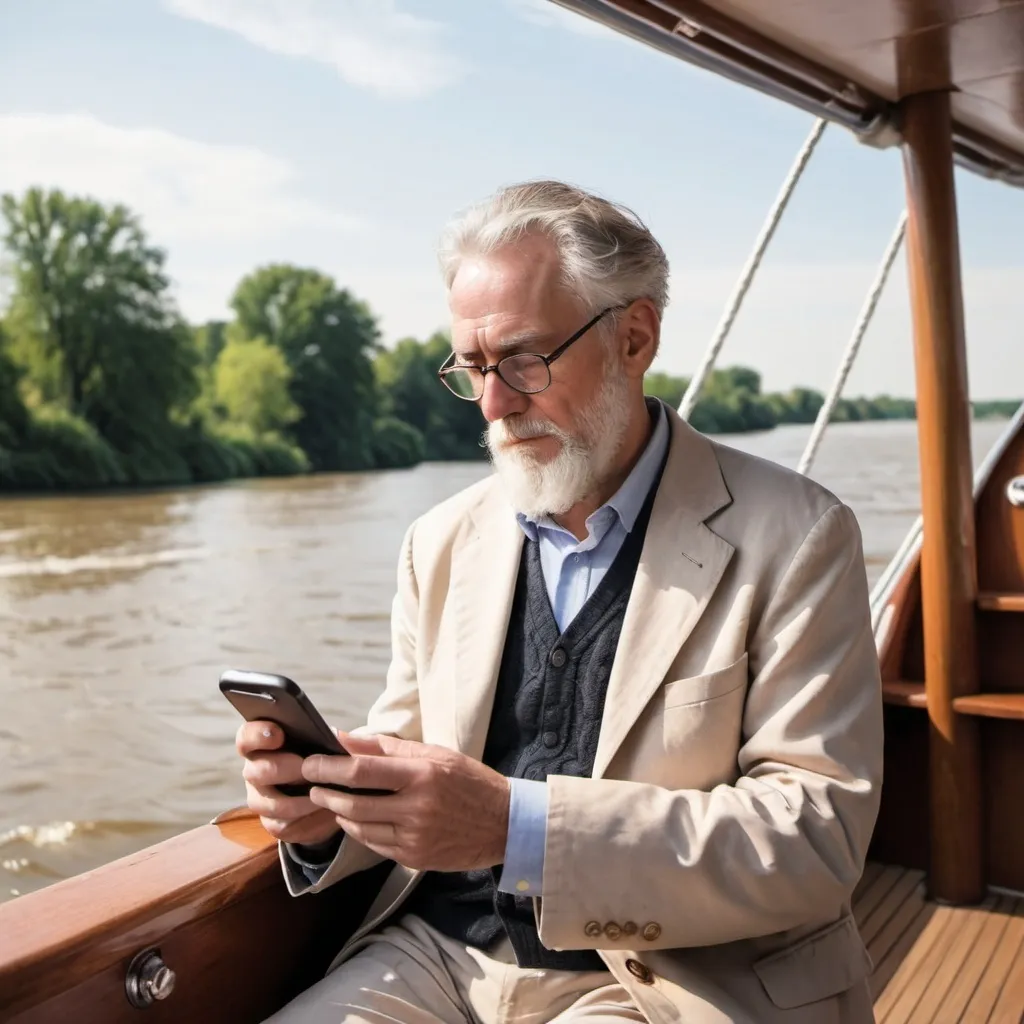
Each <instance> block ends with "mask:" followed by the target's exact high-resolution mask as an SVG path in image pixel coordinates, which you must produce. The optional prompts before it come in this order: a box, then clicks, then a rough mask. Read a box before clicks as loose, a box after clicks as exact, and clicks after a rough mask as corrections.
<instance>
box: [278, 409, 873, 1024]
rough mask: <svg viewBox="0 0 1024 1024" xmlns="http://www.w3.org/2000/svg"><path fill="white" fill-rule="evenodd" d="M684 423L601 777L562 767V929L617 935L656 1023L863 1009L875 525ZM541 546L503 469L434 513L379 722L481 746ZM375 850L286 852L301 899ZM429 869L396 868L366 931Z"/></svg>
mask: <svg viewBox="0 0 1024 1024" xmlns="http://www.w3.org/2000/svg"><path fill="white" fill-rule="evenodd" d="M670 421H671V442H670V448H669V454H668V461H667V464H666V467H665V472H664V474H663V477H662V480H661V484H660V486H659V490H658V494H657V497H656V499H655V503H654V507H653V511H652V514H651V520H650V525H649V527H648V531H647V535H646V539H645V541H644V547H643V554H642V557H641V559H640V565H639V569H638V570H637V574H636V579H635V582H634V585H633V589H632V593H631V596H630V599H629V604H628V607H627V609H626V615H625V621H624V623H623V627H622V633H621V638H620V641H619V646H618V651H617V654H616V657H615V662H614V665H613V668H612V671H611V675H610V678H609V681H608V695H607V700H606V703H605V711H604V719H603V721H602V723H601V729H600V738H599V742H598V749H597V758H596V763H595V765H594V772H593V777H592V778H570V777H564V776H551V777H549V778H548V786H549V811H548V820H547V842H546V852H545V866H544V880H543V893H544V895H543V896H542V897H541V898H539V899H537V900H535V901H534V905H535V909H536V916H537V922H538V927H539V931H540V937H541V941H542V942H543V943H544V944H545V945H546V946H548V947H549V948H551V949H558V950H563V949H596V950H597V951H598V952H599V954H600V955H601V957H602V958H603V959H604V961H605V962H606V963H607V965H608V969H609V970H610V971H611V972H612V974H614V975H615V977H616V978H617V979H618V980H619V981H620V982H621V984H623V985H624V986H625V987H626V988H627V989H628V990H629V992H630V994H631V996H632V998H633V999H634V1001H635V1003H636V1005H637V1006H638V1008H639V1009H640V1010H641V1011H642V1012H643V1013H644V1014H645V1016H646V1017H647V1018H648V1019H649V1020H651V1021H657V1022H661V1021H665V1022H667V1021H680V1022H685V1024H712V1022H714V1024H725V1022H742V1024H773V1022H779V1024H783V1022H785V1024H839V1022H843V1024H867V1022H870V1021H873V1019H874V1018H873V1014H872V1011H871V999H870V995H869V991H868V986H867V977H868V975H869V973H870V969H871V965H870V961H869V959H868V955H867V952H866V950H865V948H864V945H863V943H862V942H861V939H860V936H859V934H858V932H857V928H856V925H855V924H854V921H853V917H852V915H851V906H850V901H851V897H852V893H853V889H854V886H855V884H856V882H857V880H858V879H859V877H860V875H861V872H862V870H863V867H864V861H865V856H866V853H867V849H868V841H869V839H870V836H871V832H872V829H873V828H874V824H875V818H876V815H877V812H878V806H879V795H880V784H881V779H882V703H881V686H880V682H879V669H878V661H877V657H876V652H875V645H874V641H873V637H872V631H871V624H870V616H869V608H868V588H867V580H866V576H865V569H864V560H863V554H862V548H861V540H860V533H859V530H858V527H857V523H856V520H855V519H854V516H853V513H852V512H851V511H850V510H849V508H847V507H846V506H845V505H843V504H841V503H840V502H839V501H838V500H837V499H836V498H835V497H834V496H833V495H832V494H830V493H828V492H827V491H826V490H824V489H823V488H822V487H820V486H818V485H817V484H815V483H813V482H811V481H809V480H806V479H804V478H802V477H800V476H797V475H796V474H794V473H792V472H790V471H788V470H785V469H783V468H781V467H779V466H777V465H775V464H773V463H770V462H766V461H764V460H761V459H758V458H754V457H752V456H750V455H746V454H743V453H741V452H738V451H736V450H734V449H731V448H728V447H726V446H723V445H720V444H717V443H714V442H712V441H710V440H708V439H707V438H705V437H703V436H702V435H701V434H699V433H697V432H696V431H694V430H693V429H692V428H690V427H689V426H687V425H686V424H685V423H684V422H683V421H682V420H681V419H680V418H679V417H678V416H677V415H676V414H675V413H674V412H671V410H670ZM522 543H523V534H522V531H521V530H520V528H519V526H518V524H517V523H516V521H515V517H514V515H513V513H512V511H511V509H510V508H509V506H508V505H507V504H506V502H505V500H504V497H503V493H502V490H501V487H500V484H499V482H498V481H497V480H496V479H495V478H493V477H492V478H489V479H487V480H485V481H483V482H481V483H479V484H476V485H474V486H473V487H470V488H469V489H467V490H465V491H463V492H461V493H459V494H457V495H455V496H454V497H453V498H451V499H449V500H448V501H445V502H443V503H442V504H440V505H438V506H437V507H436V508H434V509H432V510H431V511H430V512H428V513H427V514H426V515H424V516H423V517H422V518H420V519H419V520H417V521H416V522H415V523H414V524H413V526H412V527H411V528H410V529H409V531H408V533H407V535H406V537H405V541H404V544H403V546H402V552H401V559H400V565H399V570H398V590H397V595H396V597H395V600H394V604H393V609H392V641H393V660H392V662H391V666H390V668H389V670H388V675H387V685H386V688H385V690H384V692H383V693H382V695H381V696H380V698H379V699H378V700H377V702H376V703H375V704H374V706H373V708H372V709H371V711H370V713H369V717H368V722H367V725H366V726H365V728H363V729H362V730H360V731H363V732H368V733H391V734H394V735H398V736H403V737H408V738H410V739H416V740H422V741H424V742H428V743H436V744H442V745H445V746H448V747H450V748H456V749H458V750H461V751H463V752H465V753H466V754H469V755H470V756H472V757H476V758H479V757H481V756H482V753H483V749H484V740H485V737H486V734H487V727H488V721H489V718H490V714H491V708H492V703H493V699H494V691H495V684H496V680H497V674H498V667H499V662H500V659H501V654H502V647H503V643H504V637H505V630H506V625H507V622H508V616H509V610H510V606H511V601H512V593H513V584H514V581H515V578H516V572H517V569H518V565H519V559H520V552H521V548H522ZM377 859H378V858H377V857H376V855H374V854H373V853H371V852H370V851H369V850H367V849H366V848H365V847H362V846H360V845H359V844H357V843H355V842H354V841H352V840H349V839H346V840H345V841H344V842H343V844H342V847H341V850H340V851H339V853H338V856H337V857H336V858H335V860H334V862H333V864H332V865H331V867H330V868H329V870H328V871H327V872H326V874H325V875H324V876H323V877H322V879H321V880H320V881H319V882H318V883H317V884H316V885H312V886H311V885H309V884H308V882H306V881H305V880H304V879H302V878H301V876H299V875H298V874H297V873H296V872H295V870H294V869H293V867H292V866H291V863H290V861H289V859H288V858H287V857H282V860H283V863H284V865H285V873H286V876H287V878H288V882H289V886H290V888H291V891H292V892H293V893H294V894H296V895H298V894H300V893H302V892H316V891H318V890H319V889H322V888H324V887H325V886H328V885H331V884H332V883H334V882H336V881H338V880H339V879H341V878H344V877H346V876H349V875H351V874H353V873H354V872H356V871H358V870H361V869H363V868H366V867H368V866H370V865H372V864H373V863H375V862H376V861H377ZM418 877H419V876H418V874H417V873H416V872H414V871H411V870H408V869H406V868H402V867H396V868H395V869H394V870H393V871H392V873H391V875H390V876H389V878H388V881H387V882H386V884H385V885H384V887H383V890H382V891H381V893H380V895H379V897H378V899H377V900H376V902H375V903H374V905H373V907H372V908H371V910H370V912H369V914H368V915H367V918H366V920H365V921H364V923H363V925H362V927H361V928H360V929H359V931H358V932H357V933H356V936H354V938H353V940H352V941H355V940H356V939H358V938H359V937H361V936H363V935H365V934H366V933H367V932H368V931H370V930H371V929H373V928H374V927H375V926H376V925H377V924H378V923H379V922H381V921H382V920H383V919H384V918H385V917H387V916H388V915H390V914H391V913H392V912H393V911H394V910H395V909H396V908H397V907H398V906H399V905H400V904H401V902H402V901H403V900H404V899H405V898H406V897H407V896H408V894H409V892H410V890H411V888H412V887H413V886H414V885H415V883H416V881H417V878H418ZM633 926H635V928H634V927H633ZM350 946H351V942H350V943H349V944H348V945H347V946H346V947H345V949H343V950H342V952H341V954H339V959H338V961H336V962H340V960H341V959H343V958H344V957H345V955H346V952H347V950H348V949H349V948H350Z"/></svg>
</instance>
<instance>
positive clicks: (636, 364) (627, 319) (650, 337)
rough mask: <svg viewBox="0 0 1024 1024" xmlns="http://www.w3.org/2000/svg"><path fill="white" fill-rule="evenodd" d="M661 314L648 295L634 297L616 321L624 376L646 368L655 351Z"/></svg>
mask: <svg viewBox="0 0 1024 1024" xmlns="http://www.w3.org/2000/svg"><path fill="white" fill-rule="evenodd" d="M660 337H661V317H659V316H658V311H657V309H655V307H654V303H653V302H651V300H650V299H637V300H636V301H635V302H634V303H632V304H631V305H630V307H629V309H627V310H626V311H625V312H624V313H623V314H622V319H621V320H620V321H619V343H620V345H621V349H620V351H621V353H622V369H623V371H624V372H625V374H626V376H627V377H630V378H633V379H639V378H642V377H643V376H644V374H645V373H646V372H647V371H648V370H649V369H650V367H651V364H652V363H653V362H654V357H655V355H657V352H658V341H659V339H660Z"/></svg>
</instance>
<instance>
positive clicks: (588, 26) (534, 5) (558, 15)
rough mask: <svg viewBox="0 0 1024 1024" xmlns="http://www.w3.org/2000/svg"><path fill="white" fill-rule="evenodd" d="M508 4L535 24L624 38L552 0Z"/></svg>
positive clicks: (600, 37) (512, 0) (600, 35)
mask: <svg viewBox="0 0 1024 1024" xmlns="http://www.w3.org/2000/svg"><path fill="white" fill-rule="evenodd" d="M508 2H509V4H510V5H511V7H512V8H513V10H515V11H516V12H517V13H518V14H519V15H520V17H522V18H523V20H524V21H529V22H532V23H533V24H535V25H545V26H555V27H558V28H564V29H566V30H567V31H569V32H574V33H576V35H581V36H593V37H595V38H599V39H624V38H626V37H625V36H623V35H622V34H621V33H619V32H616V31H615V30H614V29H610V28H608V27H607V26H606V25H602V24H601V23H600V22H599V21H594V20H593V18H588V17H586V16H585V15H583V14H577V13H576V12H575V11H571V10H569V8H567V7H561V6H560V5H559V4H557V3H554V2H553V0H508Z"/></svg>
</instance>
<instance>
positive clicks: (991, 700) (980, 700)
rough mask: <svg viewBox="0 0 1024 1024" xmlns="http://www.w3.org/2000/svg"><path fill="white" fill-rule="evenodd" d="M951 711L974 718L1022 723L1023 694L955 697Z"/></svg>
mask: <svg viewBox="0 0 1024 1024" xmlns="http://www.w3.org/2000/svg"><path fill="white" fill-rule="evenodd" d="M953 710H954V711H956V712H958V713H959V714H961V715H974V716H975V717H976V718H1008V719H1012V720H1013V721H1016V722H1024V693H975V694H973V695H972V696H970V697H957V699H956V700H955V701H953Z"/></svg>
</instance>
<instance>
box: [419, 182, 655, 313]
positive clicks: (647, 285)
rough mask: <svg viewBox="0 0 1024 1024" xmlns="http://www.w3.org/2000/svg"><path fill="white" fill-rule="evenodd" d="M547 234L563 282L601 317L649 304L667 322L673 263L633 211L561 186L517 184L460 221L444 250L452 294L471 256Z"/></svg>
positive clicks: (443, 244)
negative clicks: (627, 305)
mask: <svg viewBox="0 0 1024 1024" xmlns="http://www.w3.org/2000/svg"><path fill="white" fill-rule="evenodd" d="M534 232H536V233H540V234H544V235H546V236H547V237H549V238H550V239H551V240H552V241H553V242H554V243H555V246H556V249H557V251H558V258H559V262H560V264H561V268H562V277H563V282H564V284H565V285H566V287H568V289H569V290H570V291H571V292H572V293H573V294H574V295H575V296H576V297H577V298H578V299H579V300H580V301H581V302H582V303H583V304H584V305H586V306H590V307H591V308H592V309H593V310H594V312H595V313H596V312H597V311H598V310H599V309H604V308H605V307H606V306H618V305H620V304H621V305H624V304H625V303H627V302H632V301H634V300H635V299H639V298H647V299H650V301H651V302H652V303H653V304H654V306H655V308H656V309H657V311H658V316H659V317H660V316H662V314H663V313H664V311H665V306H666V305H667V304H668V259H667V258H666V256H665V251H664V249H662V247H661V245H660V244H659V243H658V241H657V240H656V239H655V237H654V236H653V235H652V234H651V232H650V231H649V230H648V229H647V226H646V225H645V224H644V223H643V221H641V220H640V218H639V217H638V216H637V215H636V214H635V213H633V211H632V210H629V209H627V208H626V207H624V206H620V205H618V204H617V203H612V202H609V201H608V200H607V199H603V198H601V197H600V196H597V195H594V194H593V193H591V192H586V191H584V190H583V189H581V188H576V187H575V186H573V185H567V184H565V183H563V182H560V181H532V182H524V183H523V184H519V185H509V186H508V187H506V188H503V189H501V190H499V191H498V192H496V193H495V194H494V195H493V196H491V197H490V198H489V199H486V200H484V201H483V202H481V203H478V204H477V205H475V206H473V207H471V208H470V209H469V210H467V211H466V212H464V213H463V214H461V215H460V216H459V217H457V218H456V219H455V220H453V221H452V222H451V223H450V224H449V225H448V227H447V228H446V229H445V232H444V234H443V236H442V240H441V245H440V247H439V251H438V258H439V261H440V264H441V273H442V275H443V277H444V283H445V287H446V288H451V286H452V282H453V281H454V280H455V275H456V273H458V269H459V264H460V263H461V262H462V260H463V259H464V258H466V257H467V256H484V255H487V254H488V253H491V252H494V251H495V250H497V249H500V248H502V247H503V246H505V245H509V244H511V243H514V242H516V241H517V240H518V239H520V238H522V237H523V236H524V235H526V234H530V233H534Z"/></svg>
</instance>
